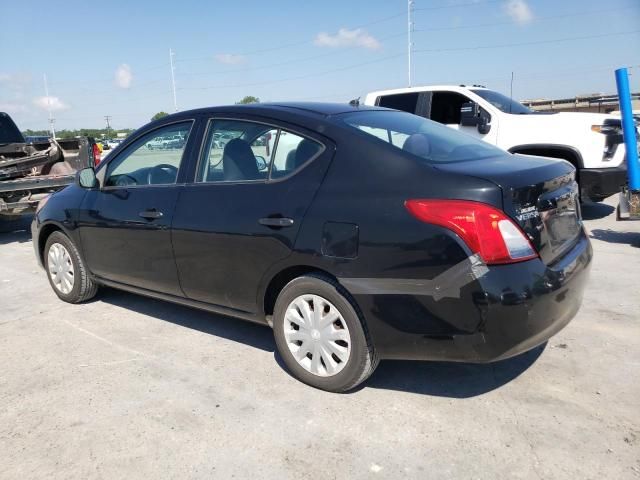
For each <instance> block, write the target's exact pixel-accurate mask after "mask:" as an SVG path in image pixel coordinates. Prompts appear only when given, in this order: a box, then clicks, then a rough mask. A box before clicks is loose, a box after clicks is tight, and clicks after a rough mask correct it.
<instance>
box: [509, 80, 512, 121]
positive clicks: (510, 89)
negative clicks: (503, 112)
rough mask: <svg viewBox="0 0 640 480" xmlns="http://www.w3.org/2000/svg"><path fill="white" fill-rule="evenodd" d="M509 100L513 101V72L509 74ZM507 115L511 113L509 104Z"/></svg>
mask: <svg viewBox="0 0 640 480" xmlns="http://www.w3.org/2000/svg"><path fill="white" fill-rule="evenodd" d="M509 98H510V99H511V100H513V72H511V85H510V87H509ZM509 113H511V104H509Z"/></svg>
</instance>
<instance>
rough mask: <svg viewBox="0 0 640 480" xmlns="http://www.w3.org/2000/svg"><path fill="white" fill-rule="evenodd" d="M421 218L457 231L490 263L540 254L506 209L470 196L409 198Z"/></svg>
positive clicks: (409, 204)
mask: <svg viewBox="0 0 640 480" xmlns="http://www.w3.org/2000/svg"><path fill="white" fill-rule="evenodd" d="M404 205H405V207H406V208H407V210H409V213H411V214H412V215H413V216H414V217H416V218H417V219H418V220H420V221H422V222H425V223H431V224H434V225H439V226H441V227H444V228H447V229H449V230H451V231H452V232H454V233H456V234H457V235H458V236H459V237H460V238H461V239H462V240H463V241H464V242H465V243H466V244H467V246H468V247H469V249H470V250H471V251H472V252H473V253H478V254H480V256H481V257H482V260H483V261H484V262H485V263H487V264H492V263H493V264H495V263H514V262H521V261H523V260H529V259H531V258H535V257H537V256H538V255H537V253H536V251H535V250H534V248H533V247H532V246H531V243H530V242H529V239H528V238H527V237H526V236H525V234H524V232H523V231H522V230H521V229H520V228H519V227H518V226H517V225H516V224H515V223H513V221H512V220H511V219H510V218H509V217H507V216H506V215H505V214H504V212H503V211H501V210H498V209H497V208H495V207H492V206H491V205H487V204H486V203H480V202H472V201H469V200H431V199H423V200H407V201H406V202H405V203H404Z"/></svg>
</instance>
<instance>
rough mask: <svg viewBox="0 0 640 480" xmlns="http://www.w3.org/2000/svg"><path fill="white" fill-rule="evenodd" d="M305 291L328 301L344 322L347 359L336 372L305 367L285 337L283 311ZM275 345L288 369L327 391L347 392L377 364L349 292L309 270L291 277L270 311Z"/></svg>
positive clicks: (312, 384)
mask: <svg viewBox="0 0 640 480" xmlns="http://www.w3.org/2000/svg"><path fill="white" fill-rule="evenodd" d="M305 294H313V295H319V296H321V297H323V298H324V299H326V300H328V301H329V302H331V303H332V304H333V305H334V306H335V307H336V308H337V309H338V311H339V312H340V314H341V315H342V318H343V319H344V321H345V322H346V324H347V327H348V330H349V335H350V340H351V345H350V348H351V351H350V354H349V359H348V360H347V362H346V364H345V365H344V366H343V367H342V370H340V371H339V372H338V373H336V374H334V375H332V376H324V377H323V376H318V375H315V374H313V373H311V372H310V371H307V370H306V369H305V368H304V367H303V366H301V365H300V364H299V363H298V361H297V360H296V359H295V358H294V356H293V354H292V353H291V350H290V349H289V347H288V345H287V341H286V338H285V333H284V328H285V313H286V309H287V308H288V306H289V304H290V303H291V302H292V301H293V300H295V299H296V298H297V297H299V296H301V295H305ZM273 331H274V337H275V341H276V347H277V349H278V352H279V354H280V356H281V358H282V359H283V361H284V363H285V365H286V366H287V369H288V370H289V372H291V374H292V375H293V376H294V377H296V378H297V379H298V380H300V381H301V382H304V383H306V384H307V385H311V386H312V387H315V388H319V389H321V390H326V391H329V392H346V391H348V390H351V389H352V388H354V387H356V386H357V385H359V384H360V383H362V382H364V381H365V380H366V379H367V378H368V377H369V376H370V375H371V374H372V373H373V371H374V370H375V369H376V367H377V366H378V362H379V359H378V357H377V355H376V353H375V349H374V346H373V344H372V342H371V338H370V336H369V333H368V331H367V327H366V323H365V322H364V319H363V317H362V314H361V313H360V310H359V308H358V306H357V305H356V303H355V301H354V300H353V298H351V296H350V295H349V293H348V292H347V291H346V290H345V289H344V288H343V287H342V286H341V285H340V284H339V283H338V282H336V281H335V280H334V279H332V278H330V277H328V276H326V275H322V274H317V273H310V274H307V275H304V276H301V277H298V278H295V279H293V280H291V281H290V282H289V283H288V284H287V285H285V287H284V288H283V289H282V291H281V292H280V294H279V295H278V299H277V300H276V304H275V308H274V313H273Z"/></svg>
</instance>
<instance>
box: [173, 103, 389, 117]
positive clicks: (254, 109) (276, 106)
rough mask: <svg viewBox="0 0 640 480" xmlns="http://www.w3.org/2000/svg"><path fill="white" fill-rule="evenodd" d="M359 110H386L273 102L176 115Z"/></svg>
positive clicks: (316, 113) (317, 113)
mask: <svg viewBox="0 0 640 480" xmlns="http://www.w3.org/2000/svg"><path fill="white" fill-rule="evenodd" d="M361 110H386V109H384V108H381V107H368V106H365V105H352V104H349V103H322V102H273V103H251V104H246V105H227V106H216V107H205V108H199V109H196V110H189V111H185V112H179V113H178V114H177V115H180V116H182V115H189V114H194V113H205V114H206V113H209V112H211V113H214V112H238V113H241V112H245V113H250V112H251V113H256V114H259V113H267V112H269V111H271V112H275V111H278V112H286V111H289V112H292V113H293V112H295V113H298V114H300V115H305V116H321V117H329V116H331V115H338V114H342V113H349V112H357V111H361Z"/></svg>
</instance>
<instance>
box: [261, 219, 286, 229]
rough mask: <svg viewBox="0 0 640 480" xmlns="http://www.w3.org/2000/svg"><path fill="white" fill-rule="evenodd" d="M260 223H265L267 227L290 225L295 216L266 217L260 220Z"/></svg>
mask: <svg viewBox="0 0 640 480" xmlns="http://www.w3.org/2000/svg"><path fill="white" fill-rule="evenodd" d="M258 223H259V224H260V225H265V226H267V227H276V228H282V227H290V226H292V225H293V218H284V217H266V218H261V219H260V220H258Z"/></svg>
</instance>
